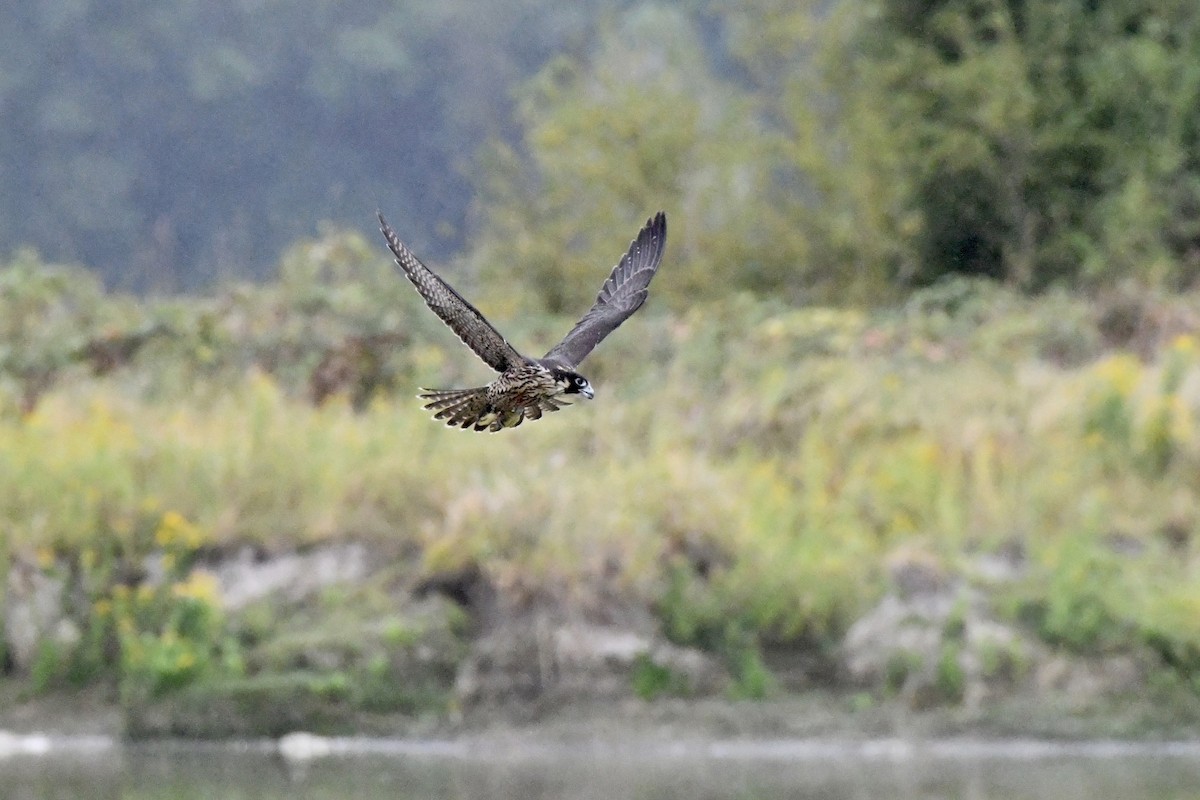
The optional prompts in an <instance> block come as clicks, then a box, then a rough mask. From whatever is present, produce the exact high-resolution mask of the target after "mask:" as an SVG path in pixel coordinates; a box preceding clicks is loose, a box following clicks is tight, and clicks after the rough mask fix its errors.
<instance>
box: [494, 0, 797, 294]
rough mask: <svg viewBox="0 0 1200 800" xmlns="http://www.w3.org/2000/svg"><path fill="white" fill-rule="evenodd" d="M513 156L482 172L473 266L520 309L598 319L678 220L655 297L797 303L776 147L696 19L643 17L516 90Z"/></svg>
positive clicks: (500, 149) (645, 13) (499, 149)
mask: <svg viewBox="0 0 1200 800" xmlns="http://www.w3.org/2000/svg"><path fill="white" fill-rule="evenodd" d="M517 119H518V123H519V127H520V130H521V135H520V141H519V143H518V144H517V145H516V146H513V145H510V144H508V143H505V142H502V141H496V142H494V143H493V144H492V146H491V147H490V149H489V151H488V153H487V154H486V155H485V156H484V158H483V159H482V168H481V170H480V174H481V175H482V179H481V183H480V193H481V197H482V200H481V204H480V207H479V209H478V214H479V227H480V231H479V234H478V236H477V238H476V240H475V242H474V245H475V247H474V254H473V256H472V259H471V261H472V264H473V265H474V267H475V268H476V270H477V271H478V272H479V273H480V276H481V277H482V278H483V279H484V280H487V281H489V282H490V283H491V284H492V285H493V286H494V287H496V288H498V289H501V290H503V289H504V288H506V287H507V288H510V289H512V290H513V291H512V293H511V298H510V303H512V304H516V303H520V302H523V301H522V300H519V299H518V298H533V299H532V304H533V305H536V306H540V307H544V308H548V309H550V310H552V311H575V310H577V309H579V308H586V304H587V303H589V302H591V300H592V299H593V298H594V296H595V292H596V289H597V286H598V281H599V279H600V278H601V277H602V275H603V273H602V270H601V268H600V267H599V265H604V264H612V263H614V262H615V259H616V258H617V257H618V256H619V255H620V253H621V252H623V249H624V247H625V245H626V244H627V242H628V240H629V238H631V237H632V236H633V234H634V233H635V232H636V231H637V228H638V226H639V225H640V224H641V223H642V222H643V221H644V220H645V219H646V217H648V216H649V215H650V214H652V213H653V212H654V211H657V210H658V209H660V208H662V209H665V210H666V211H667V213H668V218H669V223H668V260H669V265H668V267H667V269H666V271H665V273H664V275H663V276H662V277H661V278H660V279H659V281H658V282H657V283H656V284H655V289H656V295H658V296H662V297H665V298H667V299H668V301H675V302H679V303H683V302H686V301H690V300H694V299H695V298H697V297H698V296H703V295H705V294H717V293H720V294H726V293H728V292H729V291H731V289H739V288H740V289H749V290H761V291H768V290H770V291H782V292H785V293H788V294H791V295H795V294H797V293H798V291H797V288H796V287H799V286H801V285H802V281H800V280H796V278H797V275H796V270H797V269H798V268H799V266H800V265H801V264H802V263H803V259H802V254H803V240H802V239H800V238H798V237H796V236H795V235H793V232H792V231H791V230H790V229H789V227H788V222H789V220H788V218H787V216H786V215H784V214H781V213H780V212H779V209H780V205H779V204H777V203H776V202H775V200H776V199H777V198H778V197H779V193H780V187H779V185H778V184H777V183H776V182H775V181H774V176H773V175H772V174H771V168H770V167H771V163H772V158H771V153H772V151H773V150H775V149H777V148H778V146H779V142H778V140H777V139H776V138H775V137H773V136H772V134H771V133H770V132H769V131H768V130H766V129H765V127H764V126H763V124H762V122H761V120H760V118H759V116H758V113H757V108H756V106H755V102H754V100H753V98H752V97H750V96H749V95H748V94H746V93H744V92H742V91H740V90H739V88H738V87H737V86H736V85H734V84H732V83H730V82H728V81H725V80H722V79H721V78H719V77H717V75H716V72H715V69H714V65H713V64H712V63H711V61H710V59H709V56H708V50H707V48H706V47H705V45H704V43H703V42H702V37H701V33H700V32H699V30H698V29H697V26H696V24H695V22H694V20H693V19H692V18H691V17H689V16H688V15H687V14H685V13H684V12H683V11H680V10H678V9H675V8H668V7H665V6H655V5H645V6H639V7H637V8H636V9H634V10H631V11H629V12H627V13H625V14H621V15H619V16H618V17H616V18H615V19H614V20H613V21H612V22H611V23H610V24H609V25H608V26H607V27H606V28H605V29H604V30H603V31H602V33H601V34H600V36H599V37H598V41H597V43H596V45H595V46H594V48H592V49H591V50H590V51H589V52H588V53H586V54H585V55H584V56H583V57H582V58H578V59H571V58H567V57H561V58H558V59H556V60H554V61H553V62H551V64H550V65H548V66H547V67H546V68H545V69H544V70H542V72H541V73H539V74H538V75H537V76H536V77H535V78H534V79H533V80H532V81H531V82H530V83H528V84H527V85H526V86H525V87H524V88H523V89H522V91H521V92H520V93H519V102H518V115H517Z"/></svg>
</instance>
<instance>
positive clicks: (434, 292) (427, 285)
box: [379, 213, 526, 372]
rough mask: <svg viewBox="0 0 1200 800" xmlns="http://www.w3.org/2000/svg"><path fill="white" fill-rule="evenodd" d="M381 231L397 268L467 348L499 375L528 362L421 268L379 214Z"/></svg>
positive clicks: (455, 294) (480, 316) (447, 286)
mask: <svg viewBox="0 0 1200 800" xmlns="http://www.w3.org/2000/svg"><path fill="white" fill-rule="evenodd" d="M379 226H380V227H379V229H380V230H381V231H383V237H384V238H385V239H387V243H388V247H389V248H390V249H391V251H392V253H393V255H395V256H396V264H397V265H399V267H400V269H402V270H404V274H405V275H407V276H408V279H409V280H410V281H412V284H413V286H416V287H417V291H418V292H420V294H421V297H422V298H424V300H425V305H427V306H429V307H430V308H431V309H433V313H435V314H437V315H438V316H439V317H440V318H441V320H442V322H444V323H446V324H447V325H449V326H450V330H452V331H454V332H455V333H456V334H458V338H460V339H462V340H463V343H464V344H466V345H467V347H469V348H471V349H472V350H474V351H475V355H477V356H479V357H480V358H482V359H483V360H484V362H486V363H487V365H488V366H489V367H491V368H492V369H494V370H496V371H497V372H504V371H505V370H507V369H508V368H509V367H511V366H513V365H514V364H518V363H520V362H522V361H525V360H526V359H525V357H524V356H522V355H521V354H520V353H518V352H517V351H516V349H515V348H513V346H512V345H510V344H509V343H508V342H507V341H505V339H504V337H503V336H501V335H500V331H498V330H496V329H495V328H494V327H492V323H490V322H488V321H487V319H485V318H484V316H483V314H480V313H479V310H478V309H476V308H475V306H473V305H471V304H470V303H469V302H467V300H466V298H464V297H463V296H462V295H461V294H459V293H458V292H456V291H455V290H454V287H453V286H451V285H450V284H448V283H446V282H445V281H444V280H442V279H441V278H439V277H438V276H437V275H435V274H434V272H433V270H431V269H429V267H427V266H425V265H424V264H422V263H421V262H420V261H419V260H418V259H417V257H416V256H414V255H413V254H412V252H411V251H410V250H409V249H408V248H407V247H405V246H404V243H403V242H401V241H400V237H398V236H397V235H396V232H395V231H394V230H392V226H390V225H388V224H387V220H385V219H384V218H383V214H382V213H381V214H379Z"/></svg>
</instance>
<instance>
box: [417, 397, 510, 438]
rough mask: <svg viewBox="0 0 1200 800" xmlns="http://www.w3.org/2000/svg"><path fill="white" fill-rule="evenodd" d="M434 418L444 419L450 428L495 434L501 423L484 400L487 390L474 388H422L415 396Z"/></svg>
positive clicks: (501, 425)
mask: <svg viewBox="0 0 1200 800" xmlns="http://www.w3.org/2000/svg"><path fill="white" fill-rule="evenodd" d="M417 396H418V397H420V398H421V399H422V400H426V401H428V402H426V403H425V408H426V409H428V410H429V411H432V412H433V418H434V419H440V420H444V421H445V423H446V425H448V426H449V427H451V428H464V429H465V428H472V427H473V428H474V429H475V430H477V431H484V430H490V431H493V432H494V431H498V430H500V428H502V427H504V425H503V423H504V420H502V419H500V418H499V417H498V416H497V415H496V414H495V412H493V411H492V410H491V409H490V407H489V405H488V399H487V387H486V386H479V387H477V388H474V389H422V390H421V393H420V394H419V395H417Z"/></svg>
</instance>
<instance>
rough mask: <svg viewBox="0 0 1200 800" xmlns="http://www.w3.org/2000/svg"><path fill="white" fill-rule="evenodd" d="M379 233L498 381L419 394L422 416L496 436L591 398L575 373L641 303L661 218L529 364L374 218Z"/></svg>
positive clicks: (663, 226)
mask: <svg viewBox="0 0 1200 800" xmlns="http://www.w3.org/2000/svg"><path fill="white" fill-rule="evenodd" d="M379 225H380V230H382V231H383V236H384V238H385V239H387V243H388V247H389V248H390V249H391V251H392V253H393V254H394V255H395V256H396V264H397V265H399V267H400V269H402V270H404V274H405V275H406V276H407V277H408V279H409V280H410V281H412V284H413V285H414V286H416V287H417V291H418V292H419V293H420V295H421V297H422V298H424V300H425V304H426V305H428V306H429V307H430V308H431V309H432V310H433V313H435V314H437V315H438V316H439V317H440V318H441V320H442V322H444V323H446V324H447V325H449V326H450V329H451V330H452V331H454V332H455V333H456V334H458V338H460V339H462V340H463V342H464V343H465V344H466V345H467V347H469V348H471V349H472V350H473V351H475V355H477V356H479V357H480V358H481V359H483V361H484V363H486V364H487V365H488V366H489V367H491V368H492V369H494V370H496V372H499V373H500V376H499V377H498V378H496V379H495V380H494V381H492V382H491V383H489V384H488V385H487V386H480V387H478V388H475V389H422V390H421V394H420V395H419V397H421V398H422V399H423V400H427V401H429V402H427V403H426V404H425V408H427V409H429V410H430V411H432V412H434V413H433V418H434V419H442V420H445V421H446V424H447V425H448V426H450V427H455V428H464V429H466V428H473V429H474V430H477V431H490V432H492V433H495V432H496V431H499V430H503V429H504V428H515V427H516V426H518V425H520V424H521V423H522V422H523V421H524V420H525V419H527V418H528V419H539V418H540V417H541V416H542V414H543V413H544V412H547V411H558V410H559V409H560V408H562V407H563V406H566V405H569V404H570V403H571V402H573V401H574V400H576V399H578V397H579V396H581V395H582V396H583V397H586V398H588V399H589V400H590V399H591V398H592V397H593V395H594V392H593V391H592V385H591V384H590V383H588V379H587V378H585V377H583V376H582V375H580V374H579V373H578V372H576V371H575V368H576V367H578V366H579V364H580V363H581V362H582V361H583V359H585V358H586V357H587V354H588V353H590V352H592V348H594V347H595V346H596V345H598V344H600V342H601V340H603V339H604V337H605V336H608V335H609V334H610V333H612V332H613V331H615V330H616V329H617V326H619V325H620V324H621V323H622V322H624V321H625V320H627V319H629V317H630V315H632V314H633V312H635V311H637V310H638V309H639V308H640V307H641V305H642V303H644V302H645V301H646V295H647V293H648V291H649V286H650V281H651V279H652V278H654V273H655V272H657V271H658V264H659V262H660V261H662V255H663V248H664V247H665V246H666V242H667V217H666V215H665V214H664V213H663V212H661V211H660V212H658V213H657V214H655V215H654V217H653V218H651V219H649V220H647V222H646V225H645V227H643V228H642V230H641V232H640V233H638V235H637V238H636V239H634V240H633V242H632V243H631V244H630V245H629V250H628V252H626V253H625V255H624V256H622V257H621V260H620V262H618V263H617V265H616V266H615V267H613V271H612V274H611V275H609V276H608V280H606V281H605V282H604V285H603V286H601V287H600V294H599V295H598V296H597V297H596V302H595V304H593V305H592V307H591V309H590V310H589V311H588V312H587V313H586V314H584V315H583V318H582V319H580V320H579V322H577V323H576V324H575V327H574V328H572V329H571V332H570V333H568V334H567V335H566V337H565V338H564V339H563V340H562V341H561V342H559V343H558V344H556V345H554V347H552V348H550V352H548V353H546V355H545V356H543V357H542V358H528V357H526V356H523V355H521V354H520V353H518V352H517V351H516V349H515V348H514V347H513V346H512V345H511V344H509V343H508V342H507V341H506V340H505V338H504V337H503V336H502V335H501V334H500V332H499V331H498V330H496V329H495V328H494V327H492V324H491V323H490V322H488V321H487V320H486V319H484V316H483V314H480V313H479V311H478V310H477V309H476V308H475V306H473V305H471V304H470V303H469V302H468V301H467V300H466V298H464V297H463V296H462V295H461V294H459V293H458V292H456V291H455V290H454V287H453V286H451V285H450V284H448V283H446V282H445V281H444V280H442V279H441V278H439V277H438V276H437V275H435V274H434V273H433V271H432V270H430V269H429V268H428V267H426V266H425V265H424V264H422V263H421V262H420V261H419V260H418V259H417V257H416V256H414V255H413V254H412V252H411V251H409V249H408V248H407V247H405V246H404V243H403V242H401V241H400V238H399V237H398V236H396V232H395V231H394V230H392V228H391V226H390V225H388V224H387V220H385V219H384V218H383V214H380V215H379Z"/></svg>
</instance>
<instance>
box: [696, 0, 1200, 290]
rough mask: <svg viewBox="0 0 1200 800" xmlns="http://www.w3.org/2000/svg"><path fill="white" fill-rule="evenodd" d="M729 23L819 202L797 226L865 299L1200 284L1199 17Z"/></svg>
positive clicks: (935, 15)
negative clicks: (924, 291) (1199, 233)
mask: <svg viewBox="0 0 1200 800" xmlns="http://www.w3.org/2000/svg"><path fill="white" fill-rule="evenodd" d="M720 7H721V9H722V12H721V13H722V15H723V16H724V18H726V19H727V20H728V21H729V23H728V24H729V26H730V29H731V30H732V31H733V33H734V35H733V37H732V44H731V50H732V52H733V54H734V55H735V56H736V57H737V58H738V59H739V61H740V62H741V63H743V64H744V65H746V68H747V69H748V70H749V72H750V74H751V75H752V76H753V78H754V83H755V86H756V87H763V89H764V90H765V91H764V97H765V98H767V99H768V101H769V103H770V107H771V109H772V111H773V118H774V119H776V120H778V121H779V122H780V123H781V124H782V125H783V127H784V130H785V131H787V133H788V138H789V147H788V149H787V151H786V163H788V164H790V165H791V168H792V169H793V170H794V171H795V174H796V176H797V180H798V181H802V182H803V185H804V186H805V187H806V188H807V189H809V190H810V191H811V193H812V196H809V197H804V198H802V200H801V202H800V205H802V206H803V207H805V208H807V209H808V210H810V212H811V213H810V214H809V215H808V217H807V218H805V217H802V216H801V215H800V214H795V218H796V219H797V221H798V224H799V225H801V226H803V228H804V230H805V232H806V233H807V235H808V237H809V241H810V245H811V248H812V252H813V254H814V255H815V256H816V257H817V259H819V260H822V261H824V262H825V263H829V264H836V265H839V266H841V265H846V266H850V267H852V269H853V272H854V275H855V278H857V281H855V283H857V285H859V286H862V287H865V290H866V293H867V296H871V295H878V294H879V293H880V292H881V291H886V289H887V287H888V286H889V285H892V286H894V285H896V284H900V285H902V286H905V285H907V286H911V285H914V284H915V285H921V284H926V283H929V282H932V281H934V280H936V279H937V278H939V277H941V276H943V275H947V274H968V275H981V276H990V277H993V278H1000V279H1003V280H1005V281H1007V282H1009V283H1010V284H1013V285H1015V286H1020V287H1026V288H1041V287H1045V286H1047V285H1051V284H1054V283H1056V282H1075V281H1090V282H1111V281H1115V280H1117V279H1119V278H1122V277H1126V276H1136V277H1137V279H1138V280H1140V281H1142V282H1144V283H1147V284H1154V283H1157V282H1160V281H1164V280H1166V281H1184V282H1186V281H1187V280H1189V279H1190V278H1191V277H1194V274H1193V273H1194V271H1195V268H1196V261H1195V258H1194V255H1193V250H1194V241H1195V237H1196V230H1197V229H1196V223H1195V213H1194V208H1195V205H1196V197H1197V194H1196V191H1197V186H1200V181H1198V173H1197V170H1198V169H1200V162H1198V161H1197V160H1196V157H1195V155H1194V152H1195V147H1194V144H1195V139H1196V132H1197V130H1198V129H1200V111H1198V110H1197V109H1200V103H1197V99H1198V96H1200V78H1198V75H1197V72H1196V70H1195V68H1194V64H1195V61H1196V57H1197V53H1198V52H1200V16H1198V15H1197V12H1196V7H1195V5H1194V4H1192V3H1188V2H1186V1H1185V0H1176V2H1169V3H1165V4H1147V3H1145V2H1142V0H1121V1H1120V2H1109V3H1100V4H1096V3H1082V2H1066V3H1064V2H1057V0H1036V1H1035V2H1026V3H1008V2H1003V0H985V1H984V2H976V1H975V0H961V2H960V1H958V0H955V1H954V2H944V3H933V4H914V3H911V2H907V0H879V1H878V2H872V3H840V4H837V5H836V6H835V8H834V10H833V11H832V12H831V13H829V14H827V15H825V17H824V19H823V20H822V21H819V22H818V19H820V17H819V16H818V14H817V13H816V12H815V10H814V8H812V7H810V6H808V5H806V4H788V5H786V6H781V5H780V4H778V3H775V2H772V0H759V1H758V2H750V3H738V4H722V5H721V6H720ZM798 63H808V64H810V65H811V67H812V68H811V69H807V70H806V69H797V68H796V66H797V64H798ZM851 285H852V286H853V285H855V284H851Z"/></svg>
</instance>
